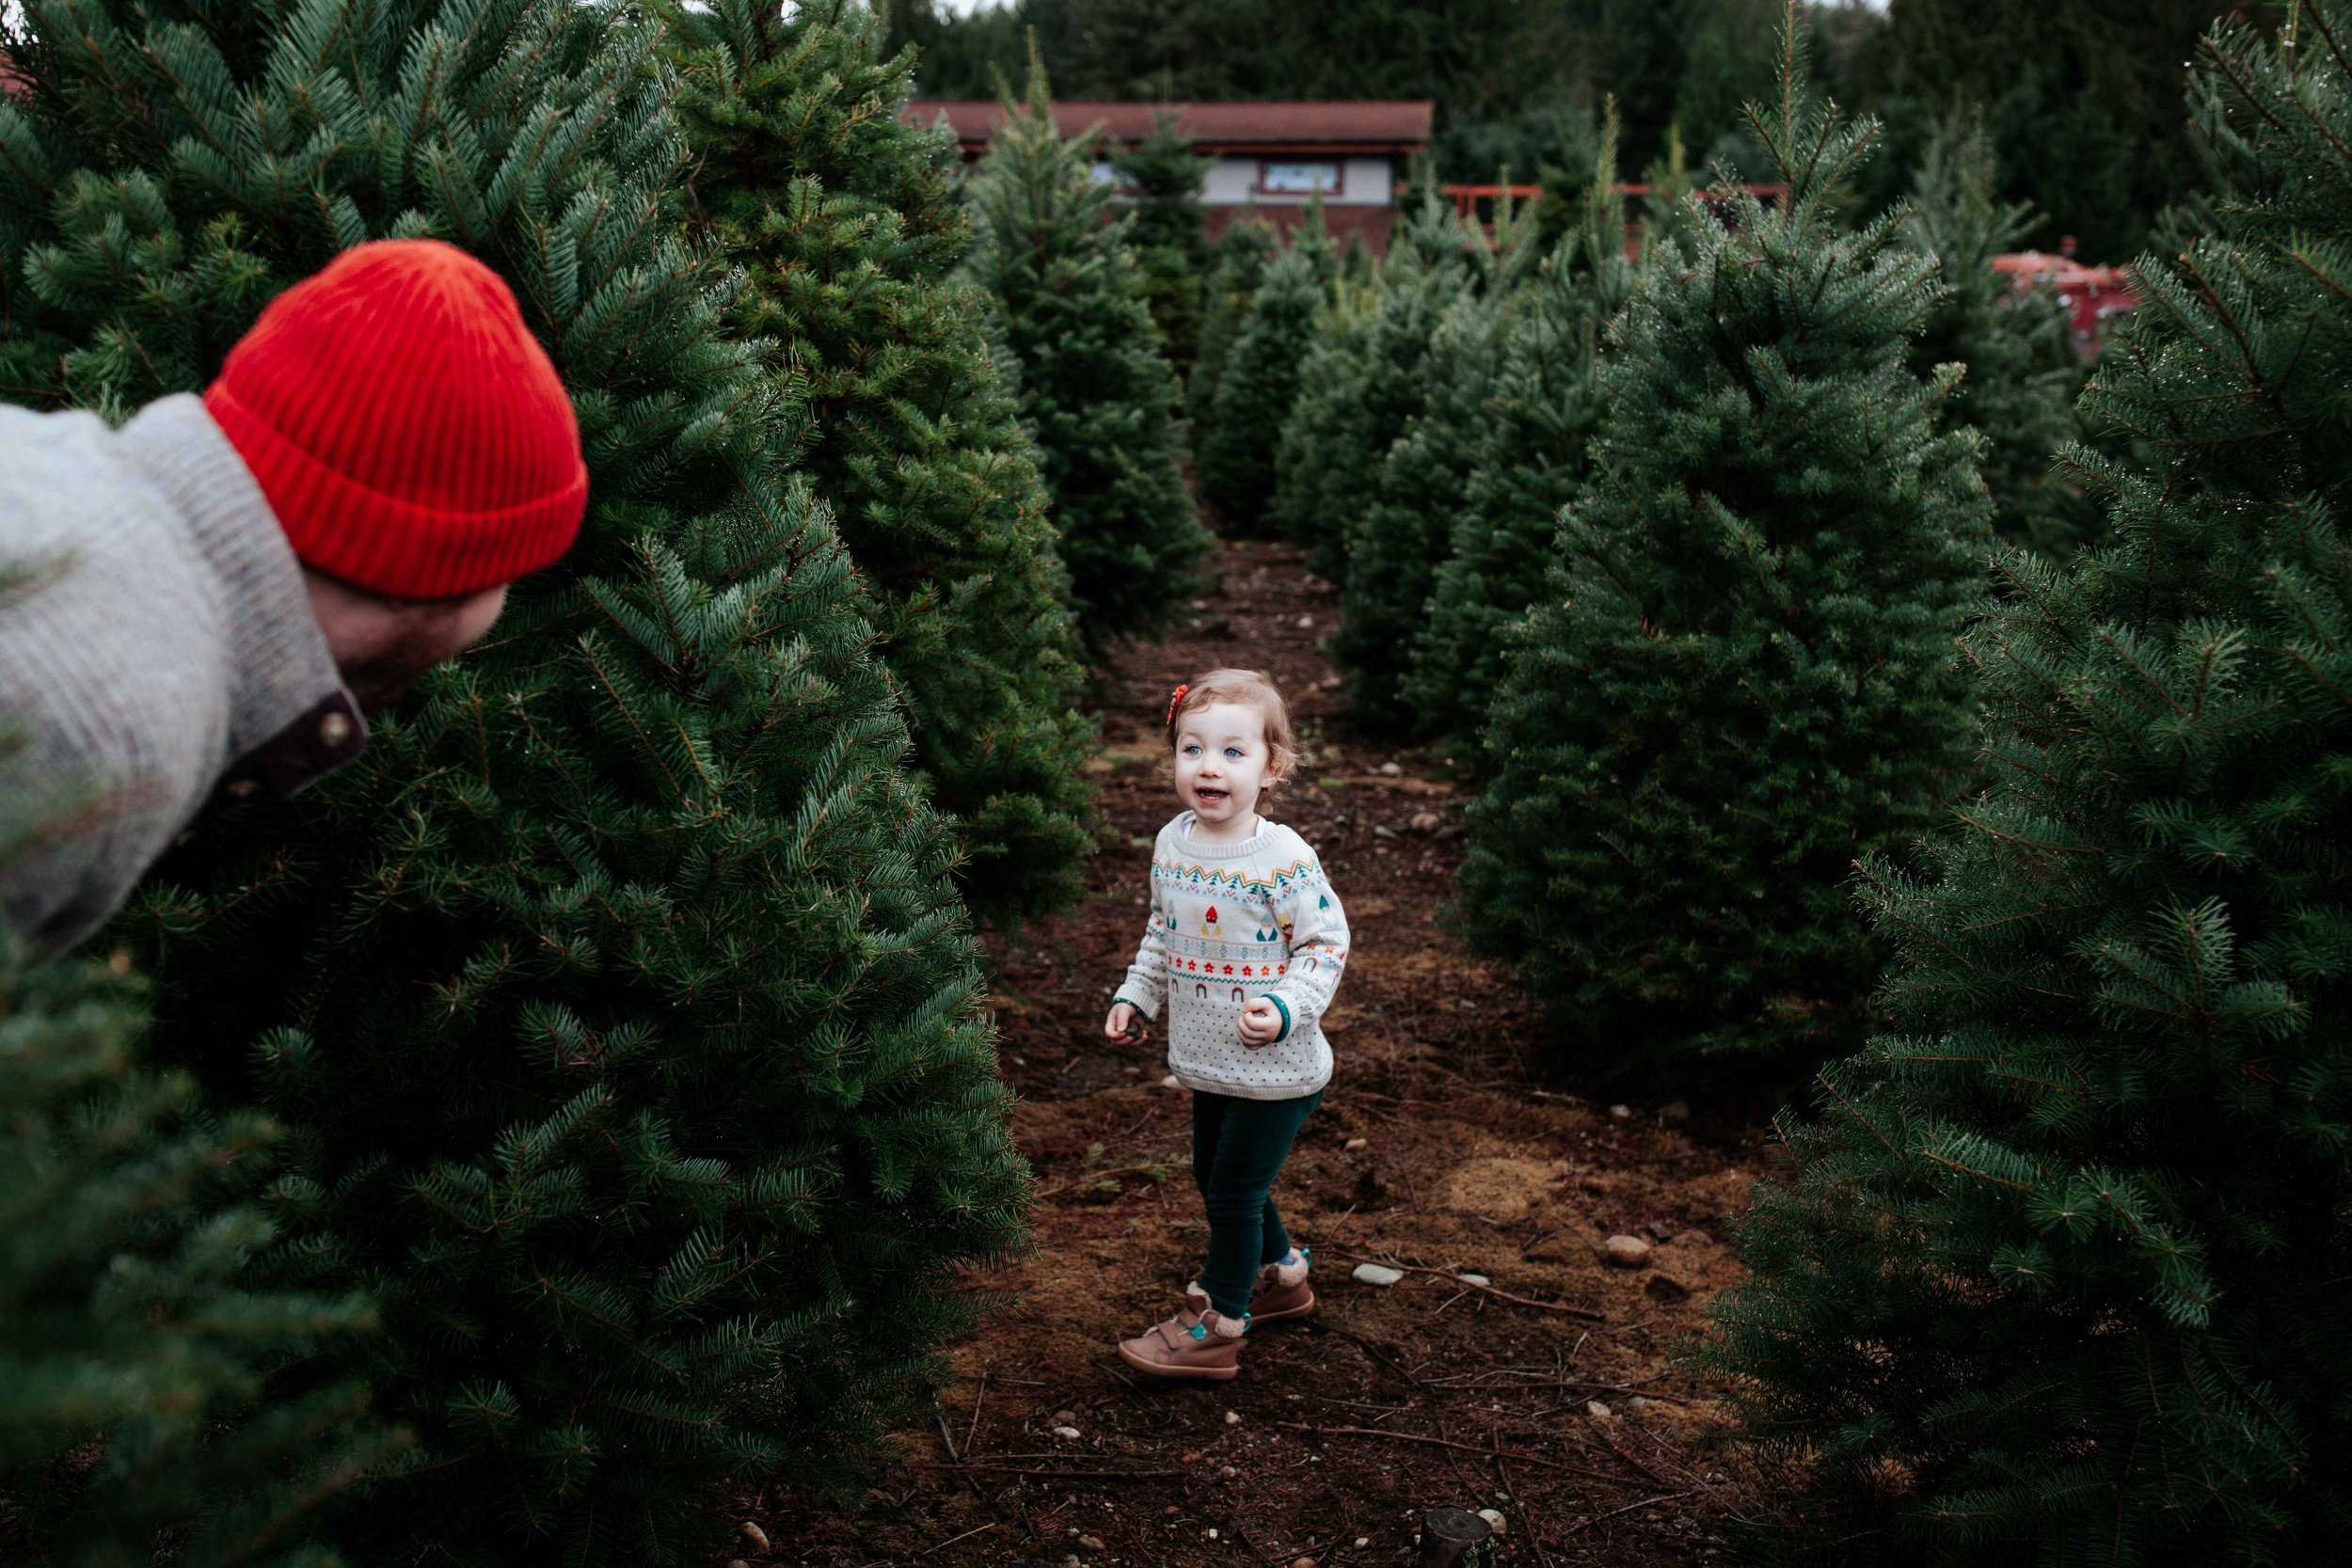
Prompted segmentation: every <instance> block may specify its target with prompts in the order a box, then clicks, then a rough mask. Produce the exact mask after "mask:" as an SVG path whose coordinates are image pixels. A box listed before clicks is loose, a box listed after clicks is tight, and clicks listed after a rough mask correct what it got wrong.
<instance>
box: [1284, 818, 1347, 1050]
mask: <svg viewBox="0 0 2352 1568" xmlns="http://www.w3.org/2000/svg"><path fill="white" fill-rule="evenodd" d="M1299 852H1300V857H1301V859H1300V864H1299V867H1298V869H1297V871H1296V873H1295V875H1294V876H1292V877H1290V878H1288V879H1286V880H1285V881H1284V882H1283V883H1282V886H1281V889H1280V891H1279V892H1278V893H1277V894H1276V895H1275V896H1274V912H1275V914H1276V915H1277V916H1278V917H1279V919H1280V921H1281V923H1282V926H1283V927H1284V929H1285V930H1287V931H1288V932H1289V934H1290V958H1289V960H1288V962H1287V963H1286V964H1285V966H1284V968H1283V973H1282V978H1281V980H1280V982H1279V984H1277V985H1276V986H1275V987H1274V988H1273V989H1272V990H1268V991H1267V992H1266V993H1265V994H1266V995H1267V996H1268V997H1270V998H1272V999H1273V1001H1274V1005H1275V1006H1278V1007H1279V1008H1280V1009H1281V1011H1282V1021H1283V1028H1282V1033H1281V1034H1280V1035H1279V1036H1278V1038H1280V1039H1288V1038H1290V1037H1292V1036H1293V1035H1304V1034H1306V1033H1307V1032H1308V1031H1309V1030H1311V1029H1312V1028H1314V1027H1315V1025H1316V1024H1317V1023H1319V1022H1322V1019H1323V1013H1324V1009H1325V1008H1327V1007H1328V1006H1330V1005H1331V997H1332V995H1333V994H1334V993H1335V992H1337V991H1338V990H1339V989H1340V974H1341V972H1342V971H1343V970H1344V969H1345V968H1346V967H1347V946H1348V937H1347V911H1344V910H1343V909H1342V908H1340V895H1338V894H1336V893H1334V892H1332V891H1331V883H1330V881H1329V879H1327V878H1326V877H1325V876H1324V874H1323V863H1321V862H1320V861H1318V860H1316V859H1315V856H1314V851H1313V850H1312V849H1310V848H1308V847H1306V844H1305V841H1303V840H1302V841H1300V844H1299Z"/></svg>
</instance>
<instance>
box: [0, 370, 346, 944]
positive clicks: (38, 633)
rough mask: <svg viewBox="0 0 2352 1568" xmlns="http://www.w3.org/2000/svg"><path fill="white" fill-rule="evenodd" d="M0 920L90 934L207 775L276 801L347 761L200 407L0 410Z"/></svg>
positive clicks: (44, 937)
mask: <svg viewBox="0 0 2352 1568" xmlns="http://www.w3.org/2000/svg"><path fill="white" fill-rule="evenodd" d="M0 583H5V584H7V586H5V587H0V914H5V916H6V918H7V920H8V924H9V925H10V926H11V927H14V928H15V929H16V930H17V931H18V932H20V933H21V934H23V935H24V936H25V937H26V938H27V939H28V940H29V941H30V942H32V944H33V945H34V946H35V947H36V948H37V949H45V950H48V951H57V950H61V949H63V948H66V947H69V946H71V945H72V944H73V943H74V942H79V941H80V940H81V939H82V938H83V937H85V936H87V935H88V934H89V933H90V932H91V931H93V930H95V929H96V928H97V927H99V925H101V924H102V923H103V921H104V920H105V919H106V917H107V916H108V915H110V914H112V913H113V912H114V911H115V909H116V908H117V907H118V906H119V904H120V903H121V902H122V900H123V898H124V896H125V895H127V894H128V893H129V892H130V889H131V886H132V884H133V883H134V882H135V881H136V880H137V879H138V878H139V876H140V874H141V873H143V872H144V871H145V870H146V869H147V868H148V866H149V865H150V864H151V863H152V862H153V861H154V859H155V858H156V857H157V856H158V855H160V854H162V853H163V851H164V850H165V849H166V848H167V847H169V846H170V844H171V842H172V840H173V838H174V837H175V836H176V835H177V834H178V833H179V832H181V830H182V829H183V828H184V827H186V826H187V824H188V821H189V819H190V818H191V817H193V816H195V815H196V813H197V811H198V809H199V807H201V806H202V805H203V804H204V802H205V800H207V799H209V798H210V797H211V795H212V794H213V791H214V789H215V785H217V784H220V783H221V782H222V780H223V777H224V775H225V774H232V771H233V772H242V774H243V775H244V776H241V777H237V776H232V777H231V781H230V783H231V787H232V788H233V789H235V790H236V791H237V792H238V793H250V792H252V791H254V790H257V789H263V788H267V789H270V790H273V791H274V792H284V791H288V790H291V789H294V788H298V787H300V785H301V784H304V783H307V782H308V781H309V780H310V779H311V778H313V777H316V776H317V775H318V774H319V773H321V772H324V771H326V769H327V768H332V767H335V766H339V765H340V764H342V763H343V762H347V761H349V760H350V759H351V758H352V757H354V756H356V755H358V752H359V751H360V749H361V748H362V747H363V746H364V745H365V744H366V732H365V728H364V726H363V725H361V724H360V722H359V719H358V710H357V708H355V707H354V706H353V705H352V703H351V699H350V696H349V694H348V693H347V692H346V691H345V690H344V689H343V687H342V681H341V679H340V678H339V677H338V675H337V674H336V671H335V661H334V659H333V658H332V657H330V656H329V654H328V652H327V646H326V638H325V636H324V635H323V634H322V633H321V631H320V630H319V625H318V621H317V618H316V617H315V615H314V614H313V613H312V611H311V609H310V595H309V593H308V591H307V590H306V589H305V587H304V586H303V580H302V571H301V567H300V565H299V564H298V563H297V562H295V560H294V552H293V550H292V549H291V548H290V547H289V546H288V545H287V543H286V536H285V534H284V532H283V531H280V529H279V528H278V519H277V517H276V516H275V515H272V513H271V512H270V509H269V503H268V501H267V500H265V499H263V498H262V492H261V489H260V487H259V486H257V485H256V484H255V483H254V482H253V477H252V475H251V474H250V473H249V472H247V471H246V467H245V463H244V461H243V460H242V459H240V458H239V457H238V455H237V452H236V449H235V448H233V447H231V446H230V444H229V440H228V437H226V436H223V435H222V434H221V431H220V427H219V426H218V425H216V424H215V423H214V422H213V419H212V416H211V415H210V414H208V413H206V412H205V410H204V404H202V402H201V401H199V399H197V398H194V397H188V396H184V395H183V396H177V397H168V398H165V399H163V400H162V401H161V402H158V403H156V404H151V406H149V407H147V408H145V409H143V410H141V411H140V412H139V414H138V415H137V416H136V417H135V418H134V419H133V420H131V421H130V422H129V423H128V424H126V425H124V426H123V427H122V429H120V430H119V431H115V430H109V429H108V428H107V426H106V424H105V422H104V421H103V420H100V419H99V418H98V417H97V416H96V415H94V414H87V413H78V412H74V413H57V414H35V413H31V412H28V411H26V410H24V409H21V408H8V407H0ZM28 825H29V826H30V828H31V830H32V840H31V845H30V847H25V846H24V845H17V846H15V847H13V848H11V847H10V846H9V844H8V842H6V841H7V839H8V838H10V837H13V836H15V835H17V834H21V833H23V832H24V831H25V830H26V828H27V826H28Z"/></svg>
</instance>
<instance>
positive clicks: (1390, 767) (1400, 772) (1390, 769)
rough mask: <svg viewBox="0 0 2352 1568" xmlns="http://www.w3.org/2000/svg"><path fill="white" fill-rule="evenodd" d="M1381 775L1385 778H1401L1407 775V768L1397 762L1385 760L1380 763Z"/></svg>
mask: <svg viewBox="0 0 2352 1568" xmlns="http://www.w3.org/2000/svg"><path fill="white" fill-rule="evenodd" d="M1380 776H1381V777H1382V778H1384V779H1401V778H1403V777H1404V776H1405V769H1404V768H1403V767H1402V766H1401V765H1399V764H1397V763H1393V762H1384V763H1382V764H1381V765H1380Z"/></svg>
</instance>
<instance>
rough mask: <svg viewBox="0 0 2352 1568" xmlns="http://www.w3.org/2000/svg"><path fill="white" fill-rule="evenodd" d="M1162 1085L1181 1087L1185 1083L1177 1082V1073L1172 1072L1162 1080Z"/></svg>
mask: <svg viewBox="0 0 2352 1568" xmlns="http://www.w3.org/2000/svg"><path fill="white" fill-rule="evenodd" d="M1160 1087H1162V1088H1164V1089H1181V1088H1183V1087H1184V1085H1182V1084H1179V1083H1178V1082H1176V1075H1175V1074H1174V1073H1172V1072H1171V1073H1169V1074H1168V1076H1167V1077H1165V1078H1163V1079H1161V1080H1160Z"/></svg>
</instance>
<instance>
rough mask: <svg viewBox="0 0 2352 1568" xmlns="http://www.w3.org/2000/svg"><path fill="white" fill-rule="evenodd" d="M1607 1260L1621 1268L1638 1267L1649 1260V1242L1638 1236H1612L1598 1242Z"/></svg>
mask: <svg viewBox="0 0 2352 1568" xmlns="http://www.w3.org/2000/svg"><path fill="white" fill-rule="evenodd" d="M1600 1249H1601V1252H1602V1253H1603V1254H1604V1255H1605V1256H1606V1257H1607V1258H1608V1259H1609V1261H1610V1262H1612V1263H1613V1264H1615V1265H1616V1266H1617V1267H1618V1268H1621V1269H1638V1268H1643V1267H1645V1266H1646V1265H1647V1264H1648V1262H1649V1243H1647V1242H1645V1241H1644V1240H1642V1238H1641V1237H1639V1236H1612V1237H1610V1238H1609V1239H1608V1240H1607V1241H1605V1242H1603V1243H1600Z"/></svg>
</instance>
